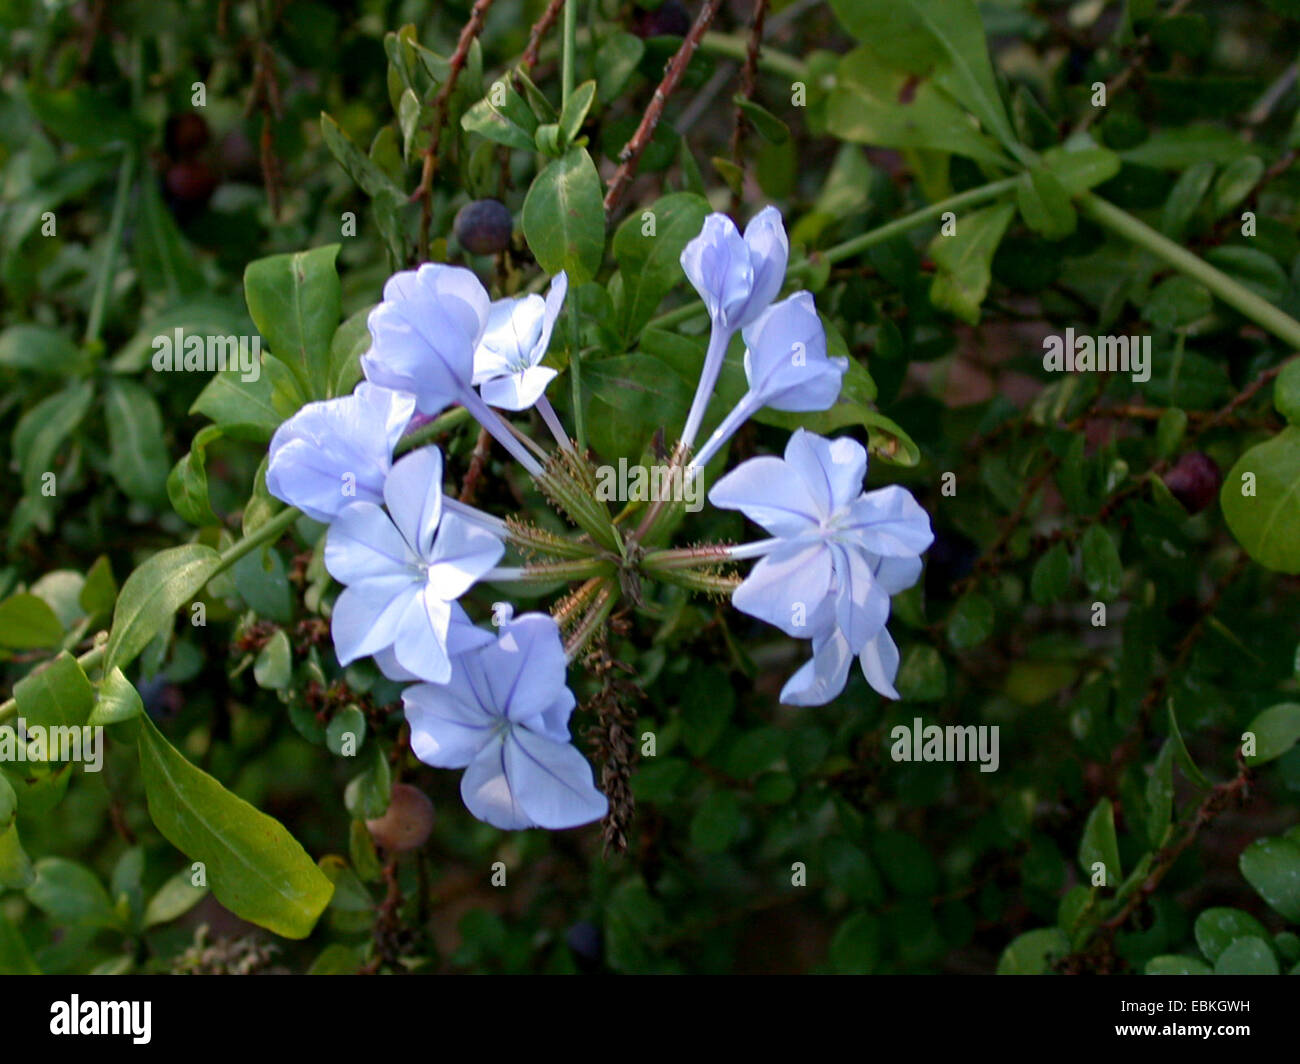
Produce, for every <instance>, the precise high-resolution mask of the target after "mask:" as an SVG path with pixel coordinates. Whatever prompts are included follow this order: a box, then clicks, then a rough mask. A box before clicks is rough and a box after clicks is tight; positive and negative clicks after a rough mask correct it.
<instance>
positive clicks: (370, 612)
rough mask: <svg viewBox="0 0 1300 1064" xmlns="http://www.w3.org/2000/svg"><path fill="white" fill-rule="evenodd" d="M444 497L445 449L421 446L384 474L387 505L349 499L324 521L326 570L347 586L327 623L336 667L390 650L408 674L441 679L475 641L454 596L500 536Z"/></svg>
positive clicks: (496, 551) (484, 564)
mask: <svg viewBox="0 0 1300 1064" xmlns="http://www.w3.org/2000/svg"><path fill="white" fill-rule="evenodd" d="M442 501H443V500H442V454H441V453H440V452H439V451H438V449H437V448H436V447H426V448H424V449H423V450H419V451H415V452H413V453H412V454H409V455H407V456H406V457H405V458H403V459H401V460H400V461H398V462H397V463H396V464H395V465H394V466H393V468H392V471H391V472H390V473H389V474H388V479H387V480H386V481H385V483H384V503H385V505H386V506H387V511H385V510H384V509H383V508H382V507H380V506H377V505H375V504H374V503H371V502H355V503H353V504H352V505H351V506H348V507H347V508H346V509H345V510H343V512H342V513H340V514H339V516H338V519H337V520H336V521H335V522H334V524H333V525H331V526H330V530H329V533H328V536H327V538H326V540H325V568H326V569H327V570H329V574H330V576H332V577H334V579H335V580H337V581H339V583H341V584H343V585H344V588H345V590H344V591H343V593H342V594H341V595H339V598H338V601H337V602H336V603H335V604H334V617H333V622H332V625H331V630H332V632H333V635H334V650H335V652H336V653H337V654H338V658H339V663H340V664H341V665H347V664H349V663H351V662H353V661H356V660H357V659H358V658H360V657H364V656H366V655H368V654H377V653H379V652H381V651H385V650H388V649H389V648H391V649H392V652H393V658H394V659H395V661H396V664H397V665H398V666H399V667H400V668H401V669H402V670H404V671H405V672H407V673H410V674H412V675H413V676H416V677H419V678H420V679H423V680H429V681H431V682H434V683H445V682H446V681H447V680H448V679H449V678H450V676H451V671H452V670H451V659H452V655H453V654H454V653H456V652H457V651H458V650H464V649H466V648H467V646H469V645H473V636H472V635H471V634H470V633H467V632H464V631H460V630H459V629H464V628H471V629H472V625H470V624H469V622H468V620H467V619H466V618H465V615H464V612H463V610H461V609H460V607H459V606H458V605H457V603H456V600H457V599H458V598H460V596H461V595H463V594H464V593H465V592H466V591H468V590H469V589H470V587H472V586H473V584H474V583H475V581H477V580H478V579H479V578H480V577H482V576H483V575H484V574H486V573H487V572H488V571H489V570H491V568H492V567H493V566H494V565H496V563H497V562H498V561H499V560H500V559H501V555H502V554H504V553H505V544H504V543H502V542H501V540H500V539H498V538H497V537H496V536H495V535H493V534H492V533H491V532H489V531H488V530H487V529H485V528H482V527H481V526H479V525H476V524H474V523H472V522H471V521H469V520H466V519H465V518H464V517H461V516H460V515H459V514H456V513H444V512H443V507H442ZM453 629H456V630H455V631H454V630H453ZM474 631H477V630H474Z"/></svg>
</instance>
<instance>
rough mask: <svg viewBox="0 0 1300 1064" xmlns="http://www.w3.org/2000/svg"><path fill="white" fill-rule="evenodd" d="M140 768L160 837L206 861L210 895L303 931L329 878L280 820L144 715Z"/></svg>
mask: <svg viewBox="0 0 1300 1064" xmlns="http://www.w3.org/2000/svg"><path fill="white" fill-rule="evenodd" d="M141 724H142V727H141V728H140V738H139V748H140V769H141V775H142V777H143V779H144V787H145V797H146V799H147V801H148V805H149V815H150V817H151V818H152V819H153V822H154V824H155V825H157V827H158V830H159V831H160V832H162V834H163V837H164V838H166V839H167V841H168V842H170V843H171V844H172V845H173V846H175V847H176V848H177V849H178V850H180V851H181V852H182V853H184V854H185V855H186V856H187V857H189V858H190V859H191V860H192V861H200V862H202V863H203V865H204V866H205V868H206V873H207V881H208V884H209V885H210V887H211V888H212V893H213V896H214V897H215V898H216V899H217V901H219V902H221V904H222V905H224V906H225V907H226V908H227V909H229V910H230V911H231V912H233V913H234V914H235V915H236V916H241V917H243V918H244V919H245V920H248V921H250V922H252V923H255V924H257V925H258V926H259V927H264V928H266V929H267V930H269V931H273V932H275V933H276V934H278V935H283V936H284V937H285V938H305V937H306V936H307V935H309V934H310V933H311V930H312V928H313V927H314V926H315V924H316V921H317V919H318V918H319V917H320V915H321V913H322V912H324V910H325V907H326V906H327V905H328V904H329V901H330V897H331V895H332V894H333V891H334V888H333V884H331V883H330V881H329V879H328V878H327V877H326V876H325V875H324V873H322V872H321V870H320V869H319V868H317V867H316V864H315V862H314V861H312V859H311V858H310V857H309V856H307V852H306V851H305V850H304V849H303V848H302V846H301V845H300V844H299V842H298V840H297V839H295V838H294V837H293V836H292V835H290V834H289V832H288V831H286V830H285V828H284V826H283V825H282V824H280V823H279V821H277V820H274V819H272V818H271V817H269V816H267V815H266V814H265V813H261V812H259V811H258V810H256V809H254V808H253V806H251V805H249V804H248V803H247V802H246V801H244V800H243V799H242V798H239V797H237V796H236V795H234V794H232V793H231V792H230V791H228V790H226V789H225V787H223V786H222V785H221V784H220V783H219V782H217V781H216V780H215V779H213V778H212V777H211V776H209V775H208V774H207V773H206V772H203V771H202V770H201V769H199V768H197V767H195V766H194V765H192V764H191V763H190V762H189V761H187V760H186V759H185V758H184V757H183V756H182V755H181V754H180V753H179V752H178V751H177V750H176V749H175V748H174V747H173V746H172V745H171V743H169V742H168V741H167V740H166V739H165V738H164V737H163V736H162V735H161V734H160V733H159V731H158V729H157V728H155V727H154V725H153V722H152V721H151V720H150V719H149V718H148V717H147V716H145V717H142V718H141Z"/></svg>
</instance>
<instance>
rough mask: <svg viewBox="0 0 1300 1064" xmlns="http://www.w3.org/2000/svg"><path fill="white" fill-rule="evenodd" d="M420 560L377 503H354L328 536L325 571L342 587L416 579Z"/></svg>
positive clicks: (333, 525) (326, 540)
mask: <svg viewBox="0 0 1300 1064" xmlns="http://www.w3.org/2000/svg"><path fill="white" fill-rule="evenodd" d="M418 561H419V559H418V558H416V557H415V555H414V554H412V553H411V548H410V547H408V546H407V545H406V541H405V540H404V539H402V534H401V533H400V532H398V531H397V528H396V526H394V524H393V522H392V519H391V518H390V517H389V516H388V514H386V513H384V511H383V508H382V507H379V506H376V505H374V503H369V502H354V503H353V504H352V505H351V506H349V507H348V508H347V509H345V510H344V511H343V512H342V513H340V514H339V515H338V518H337V519H336V520H335V522H334V523H333V524H332V525H331V526H330V529H329V531H328V532H327V533H326V534H325V569H326V571H327V572H328V573H329V574H330V576H332V577H334V579H335V580H337V581H338V582H339V583H340V584H344V585H351V584H356V583H359V582H360V581H362V580H372V579H375V578H377V577H388V576H405V577H406V579H408V580H413V579H415V578H416V576H417V575H418V574H417V572H416V569H415V566H416V564H417V563H418Z"/></svg>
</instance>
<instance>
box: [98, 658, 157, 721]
mask: <svg viewBox="0 0 1300 1064" xmlns="http://www.w3.org/2000/svg"><path fill="white" fill-rule="evenodd" d="M143 712H144V702H142V701H141V699H140V692H139V691H137V690H136V689H135V687H134V686H133V685H132V683H131V681H130V680H128V679H127V678H126V676H125V675H123V673H122V670H121V669H116V668H115V669H113V670H111V671H110V672H108V673H105V675H104V678H103V679H102V680H101V681H100V683H99V690H98V692H96V694H95V707H94V709H92V710H91V711H90V718H89V719H88V720H87V721H86V723H87V724H91V725H104V724H120V723H121V722H122V721H124V720H130V719H131V718H132V717H138V716H139V715H140V714H141V713H143Z"/></svg>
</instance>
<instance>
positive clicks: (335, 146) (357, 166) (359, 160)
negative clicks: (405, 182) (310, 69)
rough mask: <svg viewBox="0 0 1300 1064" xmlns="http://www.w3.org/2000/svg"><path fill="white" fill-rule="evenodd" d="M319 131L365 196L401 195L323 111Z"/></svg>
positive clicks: (390, 179)
mask: <svg viewBox="0 0 1300 1064" xmlns="http://www.w3.org/2000/svg"><path fill="white" fill-rule="evenodd" d="M320 131H321V136H322V137H323V138H324V140H325V146H326V147H327V148H329V150H330V154H331V155H333V156H334V158H335V159H337V160H338V163H339V165H340V166H342V167H343V169H344V170H345V171H346V172H347V175H348V177H350V178H352V180H353V181H354V182H355V183H356V185H357V186H358V187H359V188H360V189H361V190H362V191H363V192H364V193H365V194H366V195H367V196H371V197H374V196H377V195H379V194H380V193H381V192H392V193H397V194H399V195H400V194H401V190H400V189H399V188H398V187H397V185H396V184H394V183H393V180H392V178H390V177H389V176H388V175H387V174H386V173H384V171H383V170H381V169H380V168H379V166H378V165H377V164H376V163H375V162H373V161H372V160H371V159H370V158H369V157H368V156H367V155H366V154H365V152H363V151H362V150H361V149H360V148H358V147H357V146H356V145H355V144H354V143H352V138H351V137H349V136H348V135H347V134H346V133H345V132H343V127H342V126H340V125H339V124H338V123H337V122H335V121H334V119H332V118H331V117H330V116H329V115H327V114H325V112H323V111H322V112H321V116H320ZM263 335H265V333H263ZM267 339H268V340H269V339H270V337H269V336H268V337H267ZM272 350H274V348H273V349H272ZM277 353H278V352H277Z"/></svg>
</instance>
